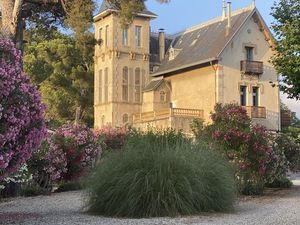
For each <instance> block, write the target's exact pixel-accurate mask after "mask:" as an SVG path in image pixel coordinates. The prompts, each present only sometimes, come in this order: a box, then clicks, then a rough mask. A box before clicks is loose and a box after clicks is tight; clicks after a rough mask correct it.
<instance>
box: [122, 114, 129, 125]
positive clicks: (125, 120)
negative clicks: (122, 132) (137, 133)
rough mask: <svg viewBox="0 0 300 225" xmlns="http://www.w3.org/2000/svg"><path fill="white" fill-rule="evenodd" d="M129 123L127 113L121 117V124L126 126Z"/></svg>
mask: <svg viewBox="0 0 300 225" xmlns="http://www.w3.org/2000/svg"><path fill="white" fill-rule="evenodd" d="M128 122H129V116H128V114H127V113H125V114H124V115H123V124H127V123H128Z"/></svg>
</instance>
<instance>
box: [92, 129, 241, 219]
mask: <svg viewBox="0 0 300 225" xmlns="http://www.w3.org/2000/svg"><path fill="white" fill-rule="evenodd" d="M171 136H172V135H171ZM87 186H88V187H89V195H88V201H87V209H88V211H89V212H90V213H92V214H98V215H104V216H112V217H131V218H142V217H161V216H179V215H195V214H199V213H200V212H210V211H217V212H219V211H227V210H230V209H231V208H232V206H233V203H234V199H235V194H236V191H235V181H234V176H233V172H232V170H231V168H230V166H229V164H228V163H227V162H226V160H224V159H223V158H222V157H221V156H220V155H219V154H217V152H213V151H210V150H208V149H207V148H206V147H205V146H200V145H197V146H194V145H193V144H192V143H191V142H190V141H189V140H186V139H184V138H178V139H177V141H176V143H175V142H168V139H167V138H166V137H165V136H163V134H162V133H159V134H157V135H156V134H155V133H153V132H150V133H148V134H145V135H141V134H138V133H135V134H133V135H129V137H128V138H127V140H126V144H125V146H124V148H123V151H118V152H112V153H110V154H109V155H107V157H105V158H104V159H103V161H102V162H101V163H100V164H99V165H98V167H97V168H96V170H95V172H94V173H93V174H92V175H91V177H90V178H89V181H88V185H87Z"/></svg>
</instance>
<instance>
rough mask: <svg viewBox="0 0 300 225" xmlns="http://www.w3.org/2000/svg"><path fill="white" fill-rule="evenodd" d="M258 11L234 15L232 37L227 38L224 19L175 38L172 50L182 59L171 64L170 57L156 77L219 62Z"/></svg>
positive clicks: (242, 11)
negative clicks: (228, 45)
mask: <svg viewBox="0 0 300 225" xmlns="http://www.w3.org/2000/svg"><path fill="white" fill-rule="evenodd" d="M254 10H255V9H254V8H253V7H252V8H251V7H248V8H244V9H240V10H238V11H235V12H233V13H232V28H231V29H230V32H229V34H228V35H226V29H227V19H225V20H222V18H221V17H220V18H216V19H214V20H211V21H208V22H207V23H204V24H200V25H198V26H195V27H192V28H189V29H187V30H186V31H184V32H181V33H178V34H175V35H174V36H173V41H172V43H171V46H172V47H173V48H174V49H176V50H177V51H178V55H177V56H176V57H175V58H174V59H172V60H169V56H168V53H167V54H166V57H165V59H164V60H163V61H162V64H161V66H160V67H159V68H158V70H157V71H156V72H155V73H154V74H153V76H159V75H162V74H166V73H170V72H174V71H177V70H180V69H183V68H188V67H190V66H195V65H199V64H201V63H204V62H206V61H208V60H213V59H215V60H217V58H218V56H219V55H220V53H221V52H222V50H223V49H224V48H225V46H226V45H227V43H228V42H229V41H230V40H231V39H232V37H233V36H234V35H235V33H236V32H237V31H238V30H239V29H240V27H241V26H242V24H243V23H244V21H245V20H246V19H247V18H248V16H250V15H251V14H252V13H253V11H254Z"/></svg>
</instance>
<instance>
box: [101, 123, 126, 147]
mask: <svg viewBox="0 0 300 225" xmlns="http://www.w3.org/2000/svg"><path fill="white" fill-rule="evenodd" d="M128 132H129V131H128V129H127V128H125V127H122V128H113V127H111V126H105V127H102V128H101V129H98V130H96V131H95V135H96V137H97V139H98V141H99V142H100V143H102V147H103V150H108V151H110V150H120V149H122V147H123V146H124V143H125V138H126V137H127V135H128Z"/></svg>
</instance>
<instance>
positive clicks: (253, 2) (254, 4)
mask: <svg viewBox="0 0 300 225" xmlns="http://www.w3.org/2000/svg"><path fill="white" fill-rule="evenodd" d="M252 7H253V8H255V7H256V3H255V0H252Z"/></svg>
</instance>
